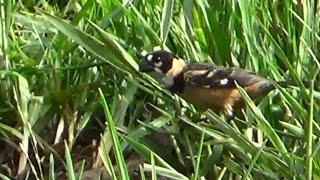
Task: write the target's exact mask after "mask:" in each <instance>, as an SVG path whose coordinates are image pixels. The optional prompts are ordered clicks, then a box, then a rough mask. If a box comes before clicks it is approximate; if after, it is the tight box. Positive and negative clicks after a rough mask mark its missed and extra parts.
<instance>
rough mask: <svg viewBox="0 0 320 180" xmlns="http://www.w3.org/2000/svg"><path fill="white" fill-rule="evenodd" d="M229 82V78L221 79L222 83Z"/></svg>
mask: <svg viewBox="0 0 320 180" xmlns="http://www.w3.org/2000/svg"><path fill="white" fill-rule="evenodd" d="M228 82H229V80H228V79H227V78H224V79H221V80H220V85H226V84H227V83H228Z"/></svg>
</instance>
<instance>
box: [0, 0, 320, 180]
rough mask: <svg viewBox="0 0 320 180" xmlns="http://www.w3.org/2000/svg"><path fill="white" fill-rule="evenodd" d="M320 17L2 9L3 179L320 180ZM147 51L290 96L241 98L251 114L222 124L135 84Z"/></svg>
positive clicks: (293, 8)
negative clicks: (224, 70)
mask: <svg viewBox="0 0 320 180" xmlns="http://www.w3.org/2000/svg"><path fill="white" fill-rule="evenodd" d="M318 9H319V2H318V1H301V2H296V1H289V0H284V1H258V0H251V1H244V0H238V1H234V0H226V1H207V0H203V1H200V0H196V1H192V0H184V1H173V0H160V1H156V0H150V1H145V0H140V1H138V0H137V1H130V0H127V1H118V0H108V1H85V0H82V1H49V2H46V1H39V2H36V3H35V2H34V1H15V0H8V1H4V0H0V15H1V16H0V28H1V30H0V38H1V41H0V47H1V49H0V67H1V71H0V76H1V81H0V88H1V93H0V102H1V103H0V133H1V141H2V142H1V144H3V146H2V148H1V149H0V154H1V157H4V158H2V159H1V162H0V164H2V165H1V167H0V177H1V178H4V179H5V178H11V177H16V178H20V177H23V178H28V177H30V178H36V179H48V178H50V179H55V178H62V177H68V178H70V179H80V178H81V177H90V178H93V177H99V175H101V176H107V174H108V176H109V177H112V178H113V179H127V178H129V177H131V178H134V177H139V178H142V179H143V178H145V179H157V178H160V177H168V178H172V179H200V178H201V177H206V178H207V179H227V178H242V179H257V178H262V179H270V178H272V179H279V178H284V179H317V178H319V176H320V173H319V172H320V156H319V153H318V151H319V147H320V145H319V138H318V136H319V135H320V128H319V125H318V123H319V122H318V121H319V120H318V116H319V105H318V104H319V98H320V94H319V92H318V89H319V83H317V82H318V81H319V76H318V72H319V62H318V58H319V52H318V51H319V47H318V46H319V45H318V44H319V43H318V42H319V40H320V38H319V25H320V24H319V19H320V17H319V12H318ZM155 46H160V47H161V48H165V49H169V50H171V51H172V52H174V53H176V54H177V55H178V56H179V57H182V58H184V59H187V60H193V61H207V62H210V63H214V64H217V65H221V66H233V67H241V68H245V69H249V70H252V71H254V72H256V73H257V74H260V75H261V76H263V77H266V78H269V79H272V80H274V81H277V80H286V79H290V80H294V81H296V83H297V84H298V87H297V88H292V89H282V88H277V90H275V91H273V92H272V93H270V94H269V95H267V96H266V97H263V98H261V100H260V101H259V103H253V102H252V101H251V100H250V98H248V97H247V95H246V94H245V92H243V91H242V90H241V88H239V91H240V92H242V95H243V98H244V99H245V100H246V104H247V108H246V109H245V110H244V111H243V113H242V115H241V116H239V117H237V118H235V119H234V120H232V121H230V122H228V121H225V120H224V117H223V116H219V115H216V114H215V113H214V112H212V111H210V110H209V111H206V112H199V111H197V110H196V109H195V108H193V107H192V106H189V105H188V104H187V103H185V102H184V101H183V100H181V99H180V98H179V97H177V96H174V95H172V94H171V93H170V92H168V91H167V90H164V89H163V88H162V87H161V85H159V84H158V83H157V82H156V81H154V80H153V79H152V78H150V77H149V76H147V75H142V74H140V73H139V72H138V64H139V62H140V60H139V56H138V54H139V53H140V52H142V51H143V50H146V51H152V50H153V47H155ZM306 80H307V81H310V87H305V86H304V83H303V82H304V81H306ZM201 115H202V116H203V115H204V116H206V118H207V119H208V121H202V122H198V120H199V118H200V116H201ZM196 122H198V123H196Z"/></svg>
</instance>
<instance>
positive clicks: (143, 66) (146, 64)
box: [139, 61, 154, 72]
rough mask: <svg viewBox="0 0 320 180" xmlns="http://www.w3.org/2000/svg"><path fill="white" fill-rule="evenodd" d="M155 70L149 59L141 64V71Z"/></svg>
mask: <svg viewBox="0 0 320 180" xmlns="http://www.w3.org/2000/svg"><path fill="white" fill-rule="evenodd" d="M153 70H154V68H153V66H152V65H151V64H150V63H149V62H147V61H142V62H141V64H140V65H139V71H140V72H151V71H153Z"/></svg>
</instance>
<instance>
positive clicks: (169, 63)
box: [139, 50, 296, 117]
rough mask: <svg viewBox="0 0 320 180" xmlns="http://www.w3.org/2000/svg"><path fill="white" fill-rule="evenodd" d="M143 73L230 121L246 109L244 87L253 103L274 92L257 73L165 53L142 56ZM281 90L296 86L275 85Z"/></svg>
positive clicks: (287, 84) (270, 83) (193, 102)
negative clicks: (219, 113) (240, 89)
mask: <svg viewBox="0 0 320 180" xmlns="http://www.w3.org/2000/svg"><path fill="white" fill-rule="evenodd" d="M139 71H140V72H141V73H149V74H150V75H152V76H153V77H155V78H156V79H157V80H158V81H160V82H161V83H162V84H163V85H164V87H165V88H167V89H168V90H170V91H171V92H172V93H175V94H177V95H179V96H180V97H182V98H183V99H185V100H186V101H187V102H189V103H191V104H193V105H194V106H195V107H196V108H199V109H200V110H203V111H204V110H207V109H211V110H213V111H215V112H223V113H225V114H226V115H228V116H229V117H233V116H234V111H235V110H238V109H242V108H244V107H245V102H244V101H243V99H242V96H241V94H240V93H239V91H238V88H237V85H238V86H240V87H242V88H243V89H244V90H245V91H246V93H247V94H248V95H249V97H250V98H251V99H256V98H258V97H260V96H264V95H267V94H268V93H269V92H270V91H272V90H274V89H275V85H274V84H273V83H272V82H271V81H270V80H268V79H266V78H263V77H261V76H259V75H257V74H256V73H254V72H251V71H248V70H245V69H241V68H234V67H222V66H216V65H213V64H210V63H200V62H192V61H188V62H187V61H185V60H184V59H181V58H179V57H178V56H176V55H175V54H173V53H171V52H169V51H166V50H156V51H152V52H149V53H147V54H146V55H144V56H142V59H141V63H140V64H139ZM276 83H277V84H278V85H279V86H281V87H289V86H294V85H296V84H295V83H294V82H293V81H278V82H276Z"/></svg>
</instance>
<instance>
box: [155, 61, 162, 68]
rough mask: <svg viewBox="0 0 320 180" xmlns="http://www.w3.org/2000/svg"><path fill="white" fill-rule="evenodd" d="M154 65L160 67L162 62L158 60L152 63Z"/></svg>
mask: <svg viewBox="0 0 320 180" xmlns="http://www.w3.org/2000/svg"><path fill="white" fill-rule="evenodd" d="M154 65H155V66H157V67H161V66H162V62H161V61H160V62H157V63H154Z"/></svg>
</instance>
